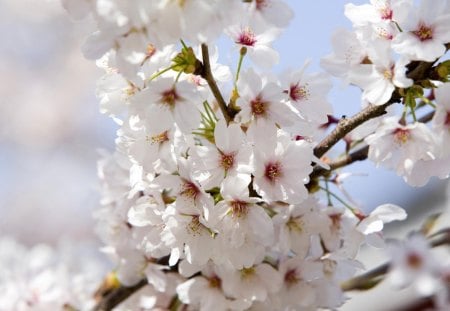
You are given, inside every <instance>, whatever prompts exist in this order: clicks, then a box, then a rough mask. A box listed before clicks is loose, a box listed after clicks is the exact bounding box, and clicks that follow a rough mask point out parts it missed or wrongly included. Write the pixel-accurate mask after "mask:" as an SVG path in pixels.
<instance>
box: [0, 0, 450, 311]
mask: <svg viewBox="0 0 450 311" xmlns="http://www.w3.org/2000/svg"><path fill="white" fill-rule="evenodd" d="M287 2H288V3H289V4H290V5H291V7H292V8H293V9H294V10H295V14H296V17H295V19H294V20H293V22H292V24H291V26H290V27H289V28H288V29H287V30H286V31H285V32H284V33H283V35H282V36H281V37H280V39H279V40H278V41H276V43H275V48H276V49H277V50H278V51H279V52H280V54H281V60H282V61H281V63H280V64H279V65H277V67H276V68H275V69H276V71H277V72H282V71H283V70H285V69H287V68H288V67H293V68H299V67H301V66H303V64H304V62H305V60H306V59H308V58H310V59H311V60H312V62H311V65H310V68H309V72H315V71H318V70H320V66H319V61H320V57H321V56H325V55H326V54H328V53H330V52H331V50H332V49H331V45H330V37H331V35H332V33H333V30H334V29H336V28H337V27H346V28H350V23H349V22H348V21H347V20H346V19H345V17H344V15H343V9H344V4H345V3H346V1H344V0H334V1H329V0H316V1H308V2H304V1H301V2H300V1H295V0H290V1H287ZM352 2H353V3H355V4H361V3H365V2H366V1H361V0H359V1H352ZM93 30H94V25H93V24H92V22H91V21H89V20H85V21H83V22H74V21H71V20H70V19H69V17H68V15H67V14H66V13H65V11H64V10H63V9H62V7H61V5H60V3H59V1H57V0H46V1H36V0H21V1H17V0H0V34H1V37H2V39H1V44H0V238H1V237H5V236H12V237H13V238H14V239H16V240H18V241H19V242H21V243H24V244H26V245H34V244H37V243H41V242H46V243H50V244H55V243H57V241H58V240H59V239H60V238H67V239H70V240H77V241H96V238H95V234H94V231H93V227H94V222H93V220H92V212H93V211H94V210H95V209H96V208H97V207H98V205H99V203H98V202H99V199H100V198H99V191H98V190H99V185H98V182H97V176H96V162H97V160H98V158H99V153H98V150H99V149H108V150H113V148H114V138H115V130H116V125H115V124H114V123H113V121H111V120H110V119H109V118H107V117H106V116H103V115H101V114H100V113H99V112H98V103H97V99H96V97H95V88H96V86H95V85H96V80H97V79H98V78H99V77H100V75H101V74H102V73H101V71H100V70H99V69H97V68H96V66H95V64H94V62H90V61H87V60H85V59H84V58H83V56H82V54H81V52H80V46H81V44H82V42H83V40H84V38H85V37H86V36H87V35H88V34H89V33H91V32H92V31H93ZM224 59H226V58H224ZM225 62H226V61H225ZM229 65H231V66H233V67H234V64H229ZM335 82H336V83H335V87H334V89H333V91H332V93H331V94H330V97H329V99H330V101H331V103H332V104H333V106H334V107H335V109H336V116H338V117H340V116H341V115H344V114H345V115H347V116H348V115H352V114H353V113H355V112H357V111H358V109H359V108H360V100H359V96H360V93H359V91H358V90H357V89H356V88H351V87H349V88H346V87H342V86H341V84H340V83H339V82H338V81H335ZM336 155H337V153H336ZM349 171H352V172H354V173H363V172H364V173H368V174H369V176H368V177H366V176H355V177H352V178H350V179H348V180H346V183H345V186H346V187H347V189H348V191H349V192H350V193H351V194H352V195H353V197H354V199H355V200H356V201H357V202H361V205H362V207H363V209H364V210H365V211H370V210H372V209H373V208H375V207H376V206H378V205H379V204H382V203H387V202H391V203H396V204H398V205H400V206H402V207H403V208H405V209H407V210H409V211H410V217H409V219H410V220H408V221H406V222H405V223H404V224H398V223H396V224H394V225H392V226H390V229H389V230H388V234H391V235H393V236H404V235H405V234H406V232H407V231H408V230H410V229H411V228H414V227H415V228H417V227H418V226H419V224H420V219H423V214H424V213H432V212H436V211H440V210H443V209H444V208H445V206H446V205H448V201H447V199H446V190H445V189H446V183H445V182H442V181H437V180H433V181H432V182H430V183H429V184H428V185H427V186H426V187H423V188H419V189H417V188H411V187H409V186H407V185H406V184H405V183H404V182H403V180H402V179H401V178H399V177H397V176H396V175H395V174H393V173H391V172H387V171H385V170H382V169H377V170H375V169H374V167H373V165H372V164H370V163H368V162H364V163H357V164H354V165H353V166H351V167H350V168H349ZM362 256H363V257H362V258H363V259H364V258H366V259H364V260H365V263H366V264H367V265H368V267H370V266H371V263H370V262H371V261H372V265H373V262H374V260H375V259H377V260H378V259H379V258H380V257H376V256H378V255H373V254H372V253H370V252H366V253H363V255H362ZM364 256H365V257H364ZM384 294H385V293H383V295H384ZM362 299H363V300H362V301H364V299H365V298H362ZM355 301H356V303H358V300H355ZM360 303H361V302H360ZM346 309H347V310H357V307H356V305H351V304H350V305H347V307H346ZM366 310H369V309H366ZM371 310H372V309H371ZM373 310H377V309H376V308H374V309H373Z"/></svg>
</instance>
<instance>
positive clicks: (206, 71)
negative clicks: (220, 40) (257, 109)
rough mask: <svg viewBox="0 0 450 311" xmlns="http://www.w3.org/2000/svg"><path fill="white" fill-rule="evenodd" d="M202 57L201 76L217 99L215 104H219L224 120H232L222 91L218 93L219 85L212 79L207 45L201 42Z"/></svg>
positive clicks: (228, 121)
mask: <svg viewBox="0 0 450 311" xmlns="http://www.w3.org/2000/svg"><path fill="white" fill-rule="evenodd" d="M202 59H203V70H202V72H201V76H202V77H203V79H205V80H206V82H208V85H209V88H210V89H211V92H212V93H213V95H214V98H215V99H216V100H217V104H218V105H219V108H220V110H221V111H222V114H223V116H224V118H225V121H226V122H227V124H228V123H230V121H231V120H232V118H231V116H230V114H229V113H228V109H227V104H226V102H225V100H224V99H223V96H222V93H220V90H219V87H218V86H217V84H216V80H214V76H213V74H212V71H211V64H210V62H209V51H208V46H207V45H206V44H204V43H203V44H202Z"/></svg>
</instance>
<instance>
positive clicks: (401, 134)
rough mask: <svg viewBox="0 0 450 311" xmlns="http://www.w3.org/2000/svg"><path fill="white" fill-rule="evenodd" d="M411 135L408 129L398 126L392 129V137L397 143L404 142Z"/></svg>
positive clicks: (401, 143)
mask: <svg viewBox="0 0 450 311" xmlns="http://www.w3.org/2000/svg"><path fill="white" fill-rule="evenodd" d="M410 136H411V133H410V132H409V130H404V129H401V128H398V129H396V130H395V131H394V139H395V141H396V142H397V144H399V145H403V144H406V143H407V142H408V140H409V138H410Z"/></svg>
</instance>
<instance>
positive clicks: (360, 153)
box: [309, 111, 434, 179]
mask: <svg viewBox="0 0 450 311" xmlns="http://www.w3.org/2000/svg"><path fill="white" fill-rule="evenodd" d="M433 115H434V111H430V112H429V113H427V114H426V115H424V116H423V117H421V118H420V119H419V120H418V121H419V122H422V123H427V122H429V121H431V119H432V118H433ZM368 154H369V146H367V145H366V146H365V147H362V148H360V149H358V150H356V151H354V152H352V153H350V154H347V155H346V156H344V157H342V158H339V159H337V160H335V161H332V162H330V163H328V165H329V166H330V169H329V170H327V169H325V168H323V167H320V166H316V167H314V170H313V172H312V173H311V174H310V175H309V176H310V178H311V179H314V178H317V177H319V176H323V175H326V174H329V173H330V172H331V171H333V170H336V169H338V168H341V167H344V166H347V165H350V164H352V163H354V162H357V161H363V160H365V159H367V156H368Z"/></svg>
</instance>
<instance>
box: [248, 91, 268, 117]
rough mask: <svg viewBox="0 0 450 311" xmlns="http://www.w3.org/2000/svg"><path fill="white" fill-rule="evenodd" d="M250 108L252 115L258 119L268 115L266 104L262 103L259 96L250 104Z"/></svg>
mask: <svg viewBox="0 0 450 311" xmlns="http://www.w3.org/2000/svg"><path fill="white" fill-rule="evenodd" d="M250 107H251V109H252V114H253V115H255V116H256V117H259V116H263V115H265V114H266V102H264V101H262V100H261V98H260V97H259V96H258V97H256V98H255V99H254V100H252V101H251V102H250Z"/></svg>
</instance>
